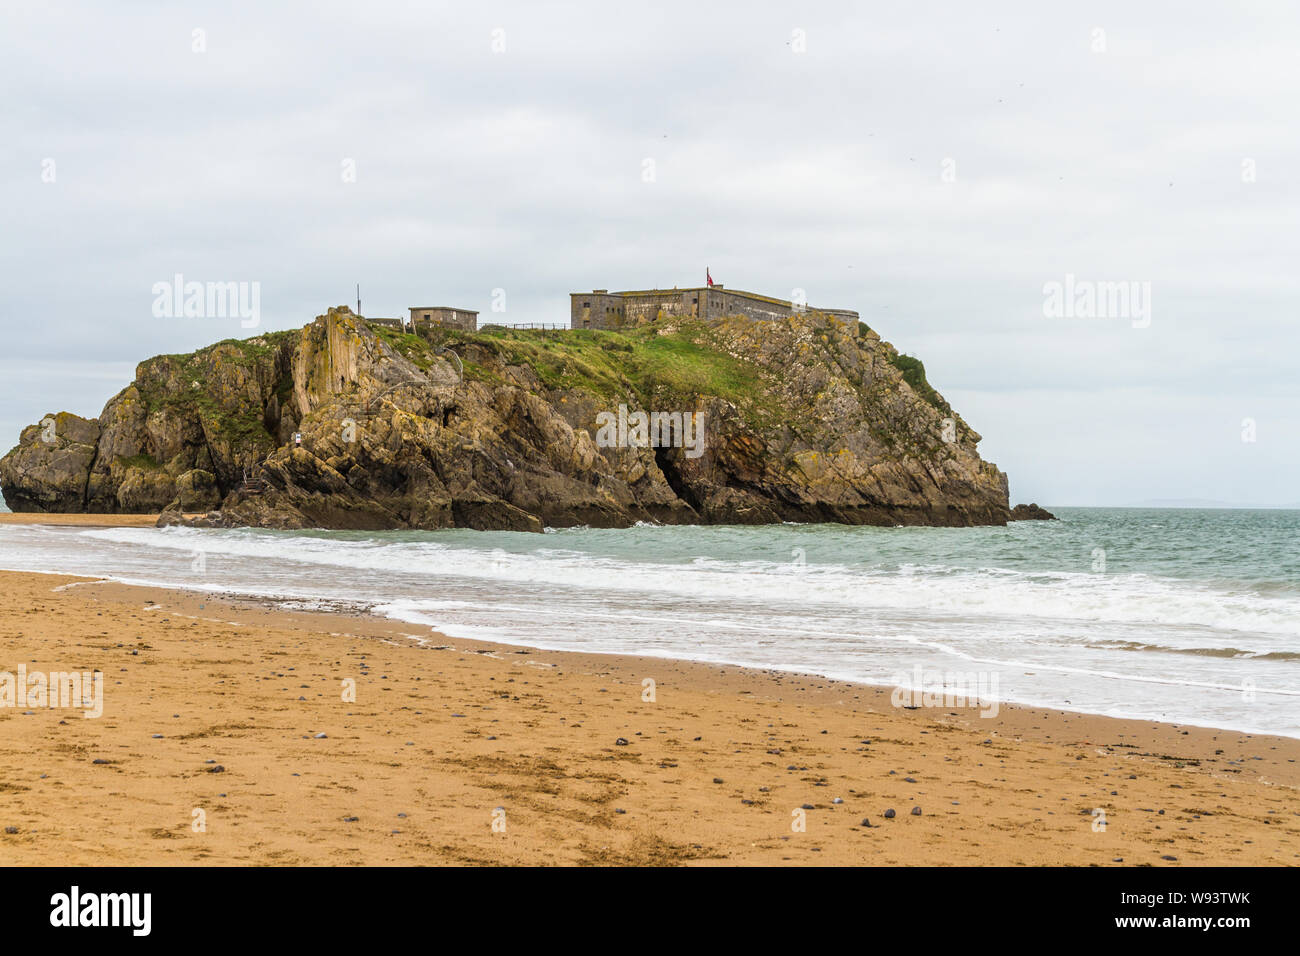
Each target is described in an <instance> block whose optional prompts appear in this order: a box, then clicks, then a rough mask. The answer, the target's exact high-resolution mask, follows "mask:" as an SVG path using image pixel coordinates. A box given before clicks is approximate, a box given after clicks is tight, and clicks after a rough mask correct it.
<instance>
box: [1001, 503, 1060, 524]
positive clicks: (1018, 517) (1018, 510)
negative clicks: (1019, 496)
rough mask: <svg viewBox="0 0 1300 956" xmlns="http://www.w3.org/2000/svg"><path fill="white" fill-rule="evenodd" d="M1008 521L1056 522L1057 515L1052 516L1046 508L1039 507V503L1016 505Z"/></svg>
mask: <svg viewBox="0 0 1300 956" xmlns="http://www.w3.org/2000/svg"><path fill="white" fill-rule="evenodd" d="M1007 520H1008V521H1055V520H1057V519H1056V515H1054V514H1052V513H1051V512H1050V511H1048V510H1047V509H1046V508H1040V507H1038V504H1037V502H1031V503H1030V504H1027V505H1016V506H1015V507H1014V508H1012V509H1011V515H1010V517H1008V518H1007Z"/></svg>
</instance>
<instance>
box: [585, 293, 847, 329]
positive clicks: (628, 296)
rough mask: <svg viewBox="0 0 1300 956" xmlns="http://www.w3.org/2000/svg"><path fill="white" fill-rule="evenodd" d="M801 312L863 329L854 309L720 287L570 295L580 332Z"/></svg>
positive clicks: (779, 315) (764, 316)
mask: <svg viewBox="0 0 1300 956" xmlns="http://www.w3.org/2000/svg"><path fill="white" fill-rule="evenodd" d="M797 312H821V313H823V314H826V315H835V316H839V317H840V318H842V319H844V320H845V321H847V322H850V323H851V324H852V325H853V326H854V327H856V326H857V322H858V313H856V312H854V311H852V310H851V309H814V308H813V307H812V306H809V305H806V304H804V303H794V302H789V301H787V300H785V299H774V298H772V297H771V296H767V295H759V294H758V293H757V292H742V291H740V290H739V289H725V288H723V287H722V286H720V285H716V284H715V285H713V286H701V287H699V288H694V289H646V290H643V291H639V292H610V291H609V290H608V289H593V290H592V291H591V292H572V293H570V294H569V325H570V327H571V328H575V329H624V328H632V327H635V326H638V325H649V324H650V323H652V322H657V321H659V320H660V319H664V318H669V317H690V318H696V319H703V320H705V321H707V320H709V319H718V318H721V317H722V316H724V315H745V316H748V317H749V318H751V319H777V318H785V317H786V316H790V315H794V314H795V313H797Z"/></svg>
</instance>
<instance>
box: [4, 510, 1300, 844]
mask: <svg viewBox="0 0 1300 956" xmlns="http://www.w3.org/2000/svg"><path fill="white" fill-rule="evenodd" d="M92 517H93V516H92ZM0 581H2V582H3V586H4V588H5V590H6V591H7V592H8V593H9V594H10V596H11V597H10V601H9V603H8V604H7V605H6V610H5V611H4V634H5V640H4V656H3V659H0V671H8V672H11V673H17V669H18V667H19V665H24V667H25V668H26V670H27V672H29V673H31V672H37V671H46V672H52V671H69V670H73V669H78V670H99V671H102V672H103V674H104V693H103V714H102V716H101V717H99V718H97V719H86V718H84V717H83V716H82V712H81V710H77V709H64V708H48V707H30V706H29V707H21V706H17V707H2V708H0V733H2V734H3V739H4V741H5V746H4V748H3V750H0V781H2V782H0V863H3V864H5V865H30V864H37V865H54V864H76V865H84V864H96V865H131V864H165V865H192V864H208V865H213V864H216V865H235V864H322V865H351V864H693V865H702V864H724V865H730V864H745V865H749V864H760V865H761V864H767V865H779V864H813V865H816V864H839V865H843V864H852V865H857V864H864V865H909V864H997V865H1015V864H1069V865H1116V866H1118V865H1124V866H1147V865H1154V866H1176V865H1180V864H1228V865H1237V864H1241V865H1245V864H1273V865H1279V864H1280V865H1295V864H1296V863H1297V862H1298V861H1300V810H1297V807H1298V803H1297V800H1296V788H1297V785H1298V784H1300V767H1298V766H1297V764H1296V759H1297V757H1300V741H1297V740H1294V739H1289V738H1278V737H1267V736H1258V735H1250V734H1243V733H1238V732H1229V731H1220V730H1208V729H1203V728H1197V727H1180V726H1177V725H1170V724H1156V723H1150V722H1144V721H1129V720H1117V719H1110V718H1103V717H1094V716H1087V715H1080V714H1073V713H1064V712H1053V711H1046V710H1036V709H1032V708H1023V707H1019V706H1012V705H1003V707H1002V709H1001V712H1000V713H999V715H998V716H997V717H994V718H982V717H980V716H978V711H975V710H945V709H942V708H938V709H936V708H919V709H916V710H904V709H898V708H895V707H893V706H892V705H891V703H890V692H889V690H887V689H879V688H872V687H865V686H861V685H855V684H849V683H844V682H838V681H833V680H827V679H823V678H817V677H807V676H798V675H791V674H783V673H777V672H770V671H761V670H746V669H741V668H736V667H721V666H713V665H706V664H698V663H689V662H680V661H672V660H661V659H653V658H638V657H627V656H613V655H587V654H575V653H556V652H547V651H540V650H531V649H525V648H517V647H503V646H498V645H491V644H483V643H476V642H473V641H466V640H459V639H449V638H443V637H440V636H439V635H436V634H432V633H430V632H428V631H427V630H421V629H418V628H416V627H414V626H412V625H404V624H401V623H396V622H391V621H387V620H384V619H379V618H375V617H371V616H368V615H366V614H365V613H364V611H363V609H356V610H355V611H353V612H351V613H349V612H347V611H344V612H333V613H324V612H318V611H303V610H296V609H293V608H286V607H284V606H279V605H277V604H275V603H274V602H269V601H264V600H258V601H253V600H244V599H238V598H231V597H218V596H213V595H205V594H202V593H194V592H182V591H169V590H165V589H162V588H142V587H128V586H124V585H119V584H114V583H108V582H102V581H95V580H93V579H85V578H71V577H64V576H54V575H41V574H28V573H11V572H4V573H0ZM647 680H650V681H653V693H650V692H649V689H648V687H647V685H646V684H645V682H646V681H647ZM349 682H351V684H349ZM349 686H352V687H354V688H355V699H345V698H347V697H348V696H349V693H348V688H349ZM650 697H652V698H653V699H648V698H650ZM25 711H31V713H25ZM914 807H919V808H920V813H919V815H915V814H914V813H913V808H914ZM890 809H892V810H894V811H895V815H894V816H893V817H892V818H886V816H885V813H886V811H887V810H890ZM1097 810H1101V811H1102V812H1103V813H1104V822H1105V826H1104V827H1098V826H1097V823H1098V822H1099V821H1100V819H1101V817H1100V816H1099V815H1098V814H1097V813H1096V812H1095V811H1097ZM864 820H866V821H869V823H870V826H865V825H864ZM494 824H495V827H494ZM801 824H802V826H800V825H801Z"/></svg>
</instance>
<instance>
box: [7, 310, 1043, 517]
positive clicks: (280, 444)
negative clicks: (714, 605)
mask: <svg viewBox="0 0 1300 956" xmlns="http://www.w3.org/2000/svg"><path fill="white" fill-rule="evenodd" d="M629 410H631V411H630V413H629ZM642 411H643V412H646V413H655V412H661V413H664V414H665V415H678V416H679V419H682V418H684V420H685V421H687V422H693V423H694V424H695V426H696V427H697V428H698V429H699V433H698V435H697V436H695V437H696V438H697V439H698V442H697V445H698V447H694V446H693V447H677V446H674V445H673V444H672V443H665V442H655V441H653V440H651V441H648V442H647V441H645V436H644V434H642V435H641V436H640V438H639V440H638V435H637V432H636V429H635V428H633V429H632V430H631V435H630V437H629V436H628V433H627V430H626V429H624V428H621V427H620V428H619V429H617V430H616V431H617V435H618V439H617V440H616V441H614V442H611V441H610V440H609V435H612V434H614V433H615V432H613V431H611V432H608V433H607V434H605V435H603V436H602V431H601V426H600V423H601V422H602V421H605V422H609V421H610V420H611V416H616V415H622V417H623V418H624V419H626V418H627V417H628V415H629V414H631V415H632V416H633V417H635V416H636V414H637V413H638V412H642ZM602 437H603V438H604V440H602ZM979 441H980V436H979V435H978V434H976V433H975V431H974V430H973V429H971V428H970V427H969V426H968V425H967V424H966V422H965V421H963V420H962V418H961V416H960V415H959V414H958V413H957V412H956V411H954V410H953V409H952V408H951V407H950V406H949V404H948V403H947V402H946V401H945V400H944V399H943V397H942V396H941V395H939V394H938V393H937V392H936V391H935V390H934V389H933V388H932V387H931V386H930V384H929V383H928V382H927V381H926V378H925V370H924V366H923V365H922V364H921V362H920V361H918V360H917V359H915V358H912V357H910V356H906V355H902V354H900V353H899V352H898V351H897V350H896V349H894V347H893V346H891V345H890V344H889V343H887V342H884V341H882V340H881V338H880V336H879V335H878V334H876V333H875V332H874V331H873V330H871V329H870V328H868V327H867V326H866V325H865V324H864V323H861V322H854V321H846V320H845V318H844V317H843V316H841V315H836V314H831V313H820V312H813V311H809V312H804V313H799V314H793V315H789V316H784V317H776V318H771V319H765V320H762V321H756V320H754V319H753V318H752V317H747V316H741V315H737V316H722V317H718V318H714V319H711V320H709V321H702V320H699V319H694V318H689V317H685V318H682V317H672V318H669V319H667V320H664V321H661V322H656V323H652V324H650V325H647V326H641V327H635V328H626V329H617V330H595V329H581V328H578V329H565V330H562V331H552V330H540V329H534V330H529V329H514V328H509V327H503V326H485V327H484V328H482V329H476V330H474V331H469V330H465V329H457V328H433V329H429V330H426V331H425V332H424V334H418V335H417V334H411V333H409V332H406V331H404V330H403V329H402V328H400V327H399V328H393V327H391V326H387V325H383V324H380V323H371V322H368V321H367V320H365V319H363V318H361V317H360V316H358V315H356V314H355V313H353V312H352V311H351V310H350V309H348V308H347V307H345V306H341V307H338V308H332V309H329V310H328V312H327V313H326V314H325V315H321V316H319V317H317V318H316V320H315V321H313V322H311V323H310V324H308V325H307V326H305V327H304V328H302V329H295V330H290V331H280V332H272V333H266V334H263V335H258V336H255V337H253V338H249V339H244V340H240V341H236V340H228V341H224V342H220V343H218V344H216V345H212V346H209V347H207V348H204V349H200V350H199V351H197V352H194V353H191V354H186V355H160V356H157V357H155V358H151V359H148V360H146V361H144V362H141V363H140V365H139V366H138V367H137V369H136V375H135V380H134V381H133V382H132V383H131V384H130V385H128V386H127V387H126V388H125V389H123V390H122V391H121V392H120V393H118V394H117V395H116V396H115V397H113V398H112V399H111V400H110V401H109V402H108V404H107V405H106V406H105V408H104V410H103V412H102V414H101V415H100V416H99V418H98V419H85V418H81V417H78V416H76V415H73V414H70V413H68V412H61V413H58V414H51V415H49V416H46V417H45V418H44V419H42V421H41V422H39V423H37V424H34V425H31V426H28V427H27V428H26V429H24V430H23V433H22V436H21V440H20V443H19V444H18V446H16V447H15V448H13V449H12V450H11V451H10V452H9V453H8V454H7V455H5V456H4V458H3V459H0V489H2V490H3V494H4V498H5V501H6V503H7V504H8V506H9V507H10V508H11V509H12V510H14V511H36V512H92V513H93V512H99V513H141V514H147V513H156V512H162V517H161V518H160V519H159V521H160V523H164V524H165V523H190V524H197V525H201V526H223V527H232V526H259V527H271V528H306V527H320V528H335V529H386V528H393V529H398V528H419V529H436V528H450V527H466V528H477V529H509V530H524V531H540V530H542V529H543V528H544V527H547V526H551V527H564V526H576V525H589V526H599V527H622V526H628V525H631V524H633V523H635V522H638V521H647V522H661V523H672V524H762V523H773V522H783V521H792V522H840V523H845V524H872V525H945V526H963V525H981V524H1005V523H1006V522H1007V521H1008V520H1009V519H1010V518H1011V517H1012V514H1011V511H1010V508H1009V505H1008V500H1007V478H1006V476H1005V475H1004V474H1003V473H1002V472H1001V471H999V470H998V468H997V467H996V466H995V465H993V464H991V463H989V462H986V461H983V460H982V459H981V458H980V456H979V453H978V451H977V449H976V446H977V444H978V442H979ZM1017 517H1018V516H1017Z"/></svg>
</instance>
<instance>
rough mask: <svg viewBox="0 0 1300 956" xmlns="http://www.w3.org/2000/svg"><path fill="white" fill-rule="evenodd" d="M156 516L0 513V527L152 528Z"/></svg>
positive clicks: (155, 522) (29, 512) (156, 518)
mask: <svg viewBox="0 0 1300 956" xmlns="http://www.w3.org/2000/svg"><path fill="white" fill-rule="evenodd" d="M157 523H158V516H157V515H97V514H96V515H92V514H61V513H51V514H44V513H41V512H36V511H23V512H18V513H15V512H12V511H3V512H0V525H4V524H15V525H33V524H36V525H57V526H60V527H67V528H152V527H154V526H155V525H156V524H157Z"/></svg>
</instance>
